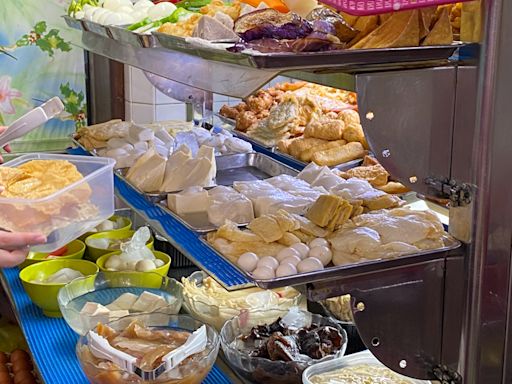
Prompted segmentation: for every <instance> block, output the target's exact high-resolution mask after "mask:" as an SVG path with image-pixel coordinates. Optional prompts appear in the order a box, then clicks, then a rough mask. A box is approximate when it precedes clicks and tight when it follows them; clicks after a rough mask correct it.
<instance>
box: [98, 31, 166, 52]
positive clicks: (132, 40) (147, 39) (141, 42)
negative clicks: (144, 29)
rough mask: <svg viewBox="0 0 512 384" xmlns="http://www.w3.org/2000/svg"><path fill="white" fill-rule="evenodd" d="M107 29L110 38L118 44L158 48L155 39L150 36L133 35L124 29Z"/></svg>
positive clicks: (133, 33)
mask: <svg viewBox="0 0 512 384" xmlns="http://www.w3.org/2000/svg"><path fill="white" fill-rule="evenodd" d="M107 29H108V31H109V33H110V35H111V36H112V38H113V39H114V40H116V41H119V42H120V43H125V44H129V45H132V46H135V47H142V48H154V47H156V46H158V41H157V39H156V37H155V36H153V35H151V34H141V33H135V32H132V31H129V30H128V29H126V27H118V26H109V27H107Z"/></svg>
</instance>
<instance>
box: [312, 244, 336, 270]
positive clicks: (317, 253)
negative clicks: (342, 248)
mask: <svg viewBox="0 0 512 384" xmlns="http://www.w3.org/2000/svg"><path fill="white" fill-rule="evenodd" d="M309 257H314V258H315V259H318V260H320V261H321V262H322V264H323V265H324V267H325V266H326V265H327V264H329V263H330V262H331V260H332V251H331V249H330V248H328V247H324V246H323V245H322V246H319V247H313V248H311V249H310V250H309Z"/></svg>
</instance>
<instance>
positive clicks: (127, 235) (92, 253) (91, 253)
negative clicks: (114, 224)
mask: <svg viewBox="0 0 512 384" xmlns="http://www.w3.org/2000/svg"><path fill="white" fill-rule="evenodd" d="M134 233H135V231H133V230H131V229H125V230H122V231H121V230H117V231H108V232H99V233H95V234H94V235H91V236H89V237H87V239H85V245H86V246H87V254H86V256H85V258H86V259H87V260H90V261H96V260H98V259H99V258H100V257H101V256H103V255H106V254H108V253H111V252H114V251H116V250H115V249H101V248H95V247H91V246H90V245H88V244H87V242H88V241H89V240H90V239H109V240H118V239H131V238H132V236H133V234H134ZM154 242H155V240H154V239H153V236H151V237H150V238H149V241H148V243H147V247H148V248H149V249H151V250H153V244H154Z"/></svg>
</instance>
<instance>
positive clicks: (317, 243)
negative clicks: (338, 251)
mask: <svg viewBox="0 0 512 384" xmlns="http://www.w3.org/2000/svg"><path fill="white" fill-rule="evenodd" d="M328 246H329V242H328V241H327V240H325V239H323V238H321V237H317V238H316V239H314V240H311V242H310V243H309V247H310V248H315V247H328Z"/></svg>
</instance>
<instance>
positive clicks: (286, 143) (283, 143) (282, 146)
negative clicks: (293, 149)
mask: <svg viewBox="0 0 512 384" xmlns="http://www.w3.org/2000/svg"><path fill="white" fill-rule="evenodd" d="M295 140H297V138H294V139H286V140H280V141H279V143H277V149H278V150H279V151H280V152H283V153H289V150H290V145H291V144H292V143H293V142H294V141H295Z"/></svg>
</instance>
